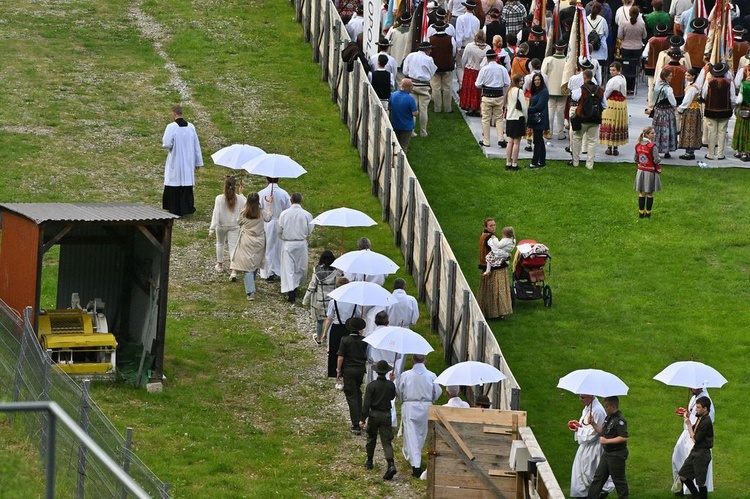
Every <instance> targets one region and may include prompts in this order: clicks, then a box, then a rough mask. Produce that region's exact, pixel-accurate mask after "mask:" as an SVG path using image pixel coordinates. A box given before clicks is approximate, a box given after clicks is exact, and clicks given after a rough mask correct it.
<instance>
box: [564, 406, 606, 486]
mask: <svg viewBox="0 0 750 499" xmlns="http://www.w3.org/2000/svg"><path fill="white" fill-rule="evenodd" d="M578 397H579V398H580V400H581V403H582V404H583V410H582V411H581V418H580V419H579V420H578V421H576V420H572V421H570V422H568V428H569V429H570V431H574V432H575V434H574V435H573V438H574V439H575V441H576V443H577V444H578V450H577V451H576V457H575V458H574V459H573V469H572V470H571V473H570V497H571V498H575V497H587V496H588V493H589V487H590V486H591V482H593V480H594V473H595V472H596V468H597V467H598V466H599V460H600V459H601V456H602V444H601V443H600V442H599V438H600V435H599V433H597V432H596V430H595V429H594V425H592V424H591V423H596V424H597V425H599V426H601V425H603V424H604V420H605V419H606V417H607V413H606V411H605V410H604V407H603V406H602V404H601V403H600V402H599V399H597V398H596V397H594V396H593V395H586V394H582V395H579V396H578ZM614 488H615V485H614V483H613V482H612V479H611V478H610V479H609V480H607V483H606V484H605V485H604V489H603V492H611V491H612V490H613V489H614Z"/></svg>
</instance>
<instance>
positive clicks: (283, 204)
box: [258, 177, 292, 280]
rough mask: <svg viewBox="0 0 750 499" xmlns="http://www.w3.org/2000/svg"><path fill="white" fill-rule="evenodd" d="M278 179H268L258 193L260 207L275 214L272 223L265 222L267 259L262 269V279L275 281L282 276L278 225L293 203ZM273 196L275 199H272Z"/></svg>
mask: <svg viewBox="0 0 750 499" xmlns="http://www.w3.org/2000/svg"><path fill="white" fill-rule="evenodd" d="M278 180H279V179H277V178H271V177H266V181H267V182H268V185H267V186H266V187H265V188H264V189H262V190H261V191H259V192H258V196H260V207H261V208H263V209H264V210H269V208H270V207H271V206H272V207H273V210H269V211H271V212H272V214H273V218H271V221H270V222H265V225H264V228H265V230H266V259H265V262H264V263H263V267H261V269H260V278H261V279H269V280H273V276H275V275H276V276H281V239H280V238H279V232H278V225H279V217H280V216H281V213H282V212H283V211H284V210H286V209H287V208H289V207H290V206H291V205H292V203H291V200H290V198H289V194H288V193H287V192H286V191H285V190H284V189H282V188H281V187H279V185H278ZM272 196H273V197H272Z"/></svg>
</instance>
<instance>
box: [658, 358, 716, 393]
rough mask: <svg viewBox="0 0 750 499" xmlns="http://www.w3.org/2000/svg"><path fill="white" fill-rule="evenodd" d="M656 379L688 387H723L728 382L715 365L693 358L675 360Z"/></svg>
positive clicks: (672, 384)
mask: <svg viewBox="0 0 750 499" xmlns="http://www.w3.org/2000/svg"><path fill="white" fill-rule="evenodd" d="M654 379H655V380H656V381H661V382H662V383H664V384H665V385H669V386H684V387H686V388H721V387H722V386H724V384H725V383H726V382H727V379H726V378H725V377H724V376H722V375H721V374H720V373H719V371H717V370H716V369H714V368H713V367H711V366H708V365H706V364H703V363H702V362H696V361H692V360H689V361H681V362H674V363H672V364H670V365H668V366H667V367H665V368H664V370H662V371H661V372H660V373H659V374H657V375H656V376H654Z"/></svg>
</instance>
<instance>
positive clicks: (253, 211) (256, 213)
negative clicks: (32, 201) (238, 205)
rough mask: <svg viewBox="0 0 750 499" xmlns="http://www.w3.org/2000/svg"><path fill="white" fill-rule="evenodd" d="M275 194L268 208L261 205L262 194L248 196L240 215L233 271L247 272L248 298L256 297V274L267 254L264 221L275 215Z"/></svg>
mask: <svg viewBox="0 0 750 499" xmlns="http://www.w3.org/2000/svg"><path fill="white" fill-rule="evenodd" d="M272 211H273V196H271V199H270V200H269V204H268V209H267V210H263V209H261V207H260V196H259V195H258V193H257V192H253V193H251V194H250V195H249V196H248V197H247V203H245V208H244V209H243V210H242V212H241V213H240V216H239V220H238V224H239V227H240V237H239V240H238V241H237V246H236V248H235V250H234V254H233V255H232V273H235V272H236V271H238V270H240V271H242V272H244V273H245V276H244V279H243V282H244V283H245V294H246V295H247V299H248V300H250V301H252V300H254V299H255V274H256V273H257V271H258V269H259V268H261V267H262V266H263V260H264V259H265V255H266V229H265V226H264V222H270V221H271V218H272V216H273V213H272Z"/></svg>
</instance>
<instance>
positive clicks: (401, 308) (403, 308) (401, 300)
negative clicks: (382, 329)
mask: <svg viewBox="0 0 750 499" xmlns="http://www.w3.org/2000/svg"><path fill="white" fill-rule="evenodd" d="M393 297H394V298H395V299H396V300H398V303H394V304H393V305H391V306H389V307H388V310H387V312H388V323H389V324H390V325H392V326H399V327H406V328H410V327H412V326H413V325H414V324H416V323H417V321H418V320H419V305H418V304H417V300H416V298H414V297H413V296H409V295H408V294H406V291H404V290H403V289H394V290H393Z"/></svg>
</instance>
